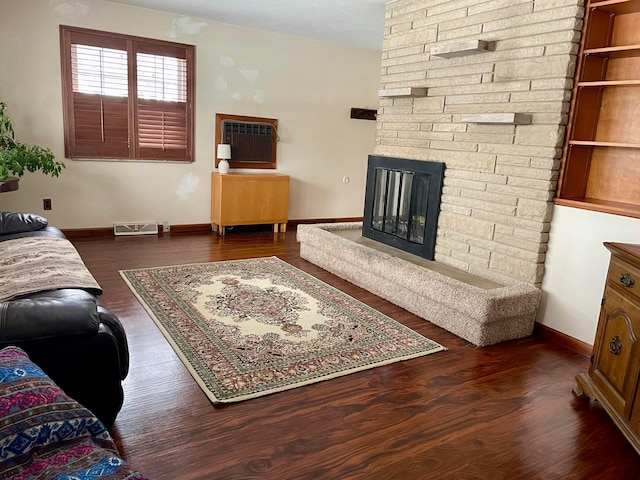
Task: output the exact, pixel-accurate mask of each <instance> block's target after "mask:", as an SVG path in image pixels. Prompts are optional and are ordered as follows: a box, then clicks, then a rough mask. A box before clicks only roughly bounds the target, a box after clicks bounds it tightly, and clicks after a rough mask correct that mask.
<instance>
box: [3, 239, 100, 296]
mask: <svg viewBox="0 0 640 480" xmlns="http://www.w3.org/2000/svg"><path fill="white" fill-rule="evenodd" d="M60 288H82V289H85V290H88V291H90V292H91V293H94V294H96V295H100V294H101V293H102V289H101V288H100V285H98V283H97V282H96V281H95V279H94V278H93V276H92V275H91V273H90V272H89V270H87V267H86V266H85V264H84V262H83V261H82V259H81V258H80V255H79V254H78V251H77V250H76V249H75V247H74V246H73V245H72V244H71V242H70V241H69V240H67V239H65V238H55V237H24V238H15V239H13V240H6V241H4V242H0V302H3V301H6V300H10V299H12V298H15V297H19V296H21V295H26V294H29V293H34V292H42V291H45V290H57V289H60Z"/></svg>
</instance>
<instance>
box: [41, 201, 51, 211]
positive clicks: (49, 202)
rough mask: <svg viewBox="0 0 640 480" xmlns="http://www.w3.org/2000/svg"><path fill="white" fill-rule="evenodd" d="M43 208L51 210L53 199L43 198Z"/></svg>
mask: <svg viewBox="0 0 640 480" xmlns="http://www.w3.org/2000/svg"><path fill="white" fill-rule="evenodd" d="M42 209H43V210H51V199H50V198H43V199H42Z"/></svg>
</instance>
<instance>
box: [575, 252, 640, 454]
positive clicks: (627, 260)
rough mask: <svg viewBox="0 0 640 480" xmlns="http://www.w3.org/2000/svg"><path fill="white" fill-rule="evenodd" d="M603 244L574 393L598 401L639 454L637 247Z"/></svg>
mask: <svg viewBox="0 0 640 480" xmlns="http://www.w3.org/2000/svg"><path fill="white" fill-rule="evenodd" d="M604 245H605V247H607V248H608V249H609V251H610V252H611V262H610V263H609V273H608V274H607V281H606V285H605V289H604V295H603V298H602V308H601V309H600V319H599V321H598V329H597V332H596V339H595V342H594V345H593V357H592V359H591V367H590V368H589V372H588V373H581V374H579V375H578V376H577V377H576V382H577V387H576V388H575V389H574V392H575V393H576V394H577V395H578V396H588V397H591V398H593V399H596V400H598V401H599V402H600V403H601V404H602V406H603V407H604V408H605V410H606V411H607V412H608V413H609V415H610V416H611V418H612V419H613V421H614V422H615V423H616V425H617V426H618V428H619V429H620V430H621V431H622V433H623V434H624V436H625V437H627V439H628V440H629V441H630V442H631V444H632V445H633V447H634V448H635V449H636V451H637V452H638V453H640V382H639V378H640V341H639V339H640V245H632V244H624V243H605V244H604Z"/></svg>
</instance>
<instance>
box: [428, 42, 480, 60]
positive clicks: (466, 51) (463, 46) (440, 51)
mask: <svg viewBox="0 0 640 480" xmlns="http://www.w3.org/2000/svg"><path fill="white" fill-rule="evenodd" d="M489 50H491V43H490V42H486V41H484V40H478V39H474V40H463V41H460V42H455V43H449V44H447V45H438V46H437V47H433V48H431V56H432V57H442V58H455V57H463V56H465V55H472V54H476V53H483V52H488V51H489Z"/></svg>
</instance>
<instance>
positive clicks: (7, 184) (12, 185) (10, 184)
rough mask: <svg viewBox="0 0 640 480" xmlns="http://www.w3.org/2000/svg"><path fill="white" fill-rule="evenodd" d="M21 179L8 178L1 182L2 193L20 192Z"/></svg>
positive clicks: (0, 189)
mask: <svg viewBox="0 0 640 480" xmlns="http://www.w3.org/2000/svg"><path fill="white" fill-rule="evenodd" d="M19 181H20V179H19V178H18V177H7V178H6V179H4V180H0V192H1V193H4V192H13V191H15V190H18V187H19V185H20V184H19V183H18V182H19Z"/></svg>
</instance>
